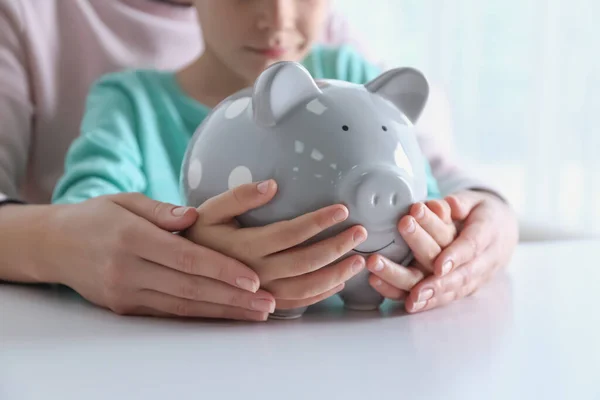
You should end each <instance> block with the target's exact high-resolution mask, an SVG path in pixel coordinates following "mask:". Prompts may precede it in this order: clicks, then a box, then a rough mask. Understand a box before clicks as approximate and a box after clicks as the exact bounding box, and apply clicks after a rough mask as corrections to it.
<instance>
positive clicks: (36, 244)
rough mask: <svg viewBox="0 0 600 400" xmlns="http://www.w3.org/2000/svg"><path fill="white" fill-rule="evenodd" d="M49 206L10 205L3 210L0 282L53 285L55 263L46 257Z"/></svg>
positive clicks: (0, 214)
mask: <svg viewBox="0 0 600 400" xmlns="http://www.w3.org/2000/svg"><path fill="white" fill-rule="evenodd" d="M53 208H54V207H53V206H49V205H19V204H7V205H4V206H2V207H0V249H1V251H0V252H1V253H2V257H1V259H0V279H3V280H8V281H14V282H23V283H54V282H56V279H55V277H54V272H53V269H54V268H53V263H52V262H49V261H50V260H49V259H47V258H46V252H45V249H46V248H48V246H47V244H46V243H45V242H46V240H47V238H48V237H49V236H50V235H49V233H50V232H49V231H48V229H47V227H48V226H49V224H48V223H47V220H48V218H49V217H50V215H51V214H52V213H53V211H54V209H53Z"/></svg>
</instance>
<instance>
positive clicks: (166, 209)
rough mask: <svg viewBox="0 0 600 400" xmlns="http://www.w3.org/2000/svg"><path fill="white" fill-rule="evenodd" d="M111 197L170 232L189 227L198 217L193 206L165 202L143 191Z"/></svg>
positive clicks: (125, 207)
mask: <svg viewBox="0 0 600 400" xmlns="http://www.w3.org/2000/svg"><path fill="white" fill-rule="evenodd" d="M109 198H110V200H111V201H112V202H114V203H115V204H117V205H119V206H120V207H122V208H124V209H126V210H127V211H129V212H131V213H133V214H135V215H137V216H138V217H141V218H143V219H145V220H146V221H150V222H151V223H152V224H154V225H156V226H158V227H159V228H161V229H164V230H167V231H170V232H175V231H182V230H184V229H187V228H189V227H190V226H192V225H193V224H194V222H196V219H197V218H198V213H197V211H196V209H195V208H193V207H178V206H175V205H173V204H169V203H163V202H160V201H156V200H152V199H150V198H148V197H146V196H144V195H143V194H141V193H119V194H116V195H111V196H109Z"/></svg>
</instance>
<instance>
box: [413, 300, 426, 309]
mask: <svg viewBox="0 0 600 400" xmlns="http://www.w3.org/2000/svg"><path fill="white" fill-rule="evenodd" d="M426 304H427V302H426V301H420V302H418V303H414V304H413V307H412V310H413V311H419V310H420V309H422V308H423V307H425V305H426Z"/></svg>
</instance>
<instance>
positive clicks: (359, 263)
mask: <svg viewBox="0 0 600 400" xmlns="http://www.w3.org/2000/svg"><path fill="white" fill-rule="evenodd" d="M363 267H364V263H363V261H362V259H358V260H356V261H354V262H353V263H352V272H353V273H357V272H360V270H362V269H363Z"/></svg>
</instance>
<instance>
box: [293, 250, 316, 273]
mask: <svg viewBox="0 0 600 400" xmlns="http://www.w3.org/2000/svg"><path fill="white" fill-rule="evenodd" d="M313 269H314V261H313V260H312V259H311V258H310V257H308V256H307V255H306V253H305V252H300V253H298V254H297V255H296V256H295V257H294V258H293V261H292V273H293V274H294V275H296V274H302V273H307V272H310V271H313Z"/></svg>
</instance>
